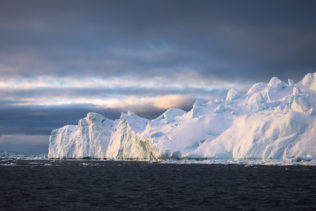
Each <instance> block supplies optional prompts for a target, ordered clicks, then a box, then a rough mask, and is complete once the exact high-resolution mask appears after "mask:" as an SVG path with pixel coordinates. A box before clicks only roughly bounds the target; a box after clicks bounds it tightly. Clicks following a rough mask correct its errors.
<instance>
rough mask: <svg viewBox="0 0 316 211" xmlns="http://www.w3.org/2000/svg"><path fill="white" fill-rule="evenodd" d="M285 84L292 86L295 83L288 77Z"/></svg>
mask: <svg viewBox="0 0 316 211" xmlns="http://www.w3.org/2000/svg"><path fill="white" fill-rule="evenodd" d="M287 84H288V85H289V86H294V84H295V83H294V81H293V80H292V79H290V78H289V79H288V80H287Z"/></svg>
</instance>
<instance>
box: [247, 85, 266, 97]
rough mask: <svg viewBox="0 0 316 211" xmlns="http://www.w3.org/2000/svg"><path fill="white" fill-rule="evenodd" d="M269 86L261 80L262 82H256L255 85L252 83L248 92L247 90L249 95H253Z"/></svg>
mask: <svg viewBox="0 0 316 211" xmlns="http://www.w3.org/2000/svg"><path fill="white" fill-rule="evenodd" d="M266 87H267V85H266V84H265V83H263V82H260V83H255V84H254V85H252V86H251V87H250V88H249V90H248V92H247V95H252V94H254V93H257V92H261V91H262V90H264V89H265V88H266Z"/></svg>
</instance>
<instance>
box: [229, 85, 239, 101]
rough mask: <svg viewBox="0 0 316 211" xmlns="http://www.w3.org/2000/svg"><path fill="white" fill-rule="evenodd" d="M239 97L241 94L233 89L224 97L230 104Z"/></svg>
mask: <svg viewBox="0 0 316 211" xmlns="http://www.w3.org/2000/svg"><path fill="white" fill-rule="evenodd" d="M240 95H241V93H240V92H239V91H238V90H237V89H235V88H230V89H229V90H228V92H227V95H226V101H228V102H230V101H232V100H235V99H237V98H238V97H239V96H240Z"/></svg>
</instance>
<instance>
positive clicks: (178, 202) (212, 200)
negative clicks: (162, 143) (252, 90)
mask: <svg viewBox="0 0 316 211" xmlns="http://www.w3.org/2000/svg"><path fill="white" fill-rule="evenodd" d="M0 163H1V165H0V209H1V210H111V209H119V210H316V167H315V166H314V167H312V166H244V165H216V164H213V165H205V164H185V165H179V164H161V163H148V162H119V161H115V162H113V161H90V160H56V161H54V160H46V161H45V160H42V161H26V160H15V161H8V160H1V161H0Z"/></svg>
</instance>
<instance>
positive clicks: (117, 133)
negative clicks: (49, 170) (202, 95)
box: [48, 73, 316, 161]
mask: <svg viewBox="0 0 316 211" xmlns="http://www.w3.org/2000/svg"><path fill="white" fill-rule="evenodd" d="M315 107H316V73H309V74H307V75H306V76H305V77H304V78H303V79H302V80H301V81H300V82H298V83H296V84H295V83H294V82H293V80H290V79H289V80H288V83H286V82H283V81H281V80H280V79H278V78H277V77H272V78H271V80H270V81H269V83H267V84H266V83H262V82H261V83H256V84H254V85H253V86H252V87H251V88H250V89H249V90H248V91H247V92H246V93H243V92H241V91H238V90H236V89H229V90H228V92H227V95H226V96H222V97H221V98H220V99H215V100H214V99H213V100H210V101H205V100H203V99H198V100H197V101H196V102H195V103H194V105H193V107H192V109H191V110H190V111H188V112H186V111H183V110H181V109H177V108H171V109H168V110H167V111H165V112H164V113H163V114H161V115H160V116H159V117H157V118H156V119H153V120H148V119H145V118H142V117H139V116H137V115H136V114H135V113H133V112H127V113H122V114H121V117H120V119H117V120H110V119H107V118H106V117H104V116H103V115H101V114H96V113H88V114H87V116H86V117H85V118H83V119H81V120H79V122H78V125H67V126H64V127H62V128H59V129H55V130H53V131H52V133H51V136H50V138H49V153H48V157H49V158H85V157H91V158H99V159H138V160H160V159H169V158H170V159H180V158H199V159H201V158H202V159H203V158H214V159H230V160H232V159H236V160H240V159H241V160H243V159H244V160H247V159H248V160H249V159H256V160H282V161H291V160H305V161H309V160H316V115H315V112H314V111H315Z"/></svg>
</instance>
